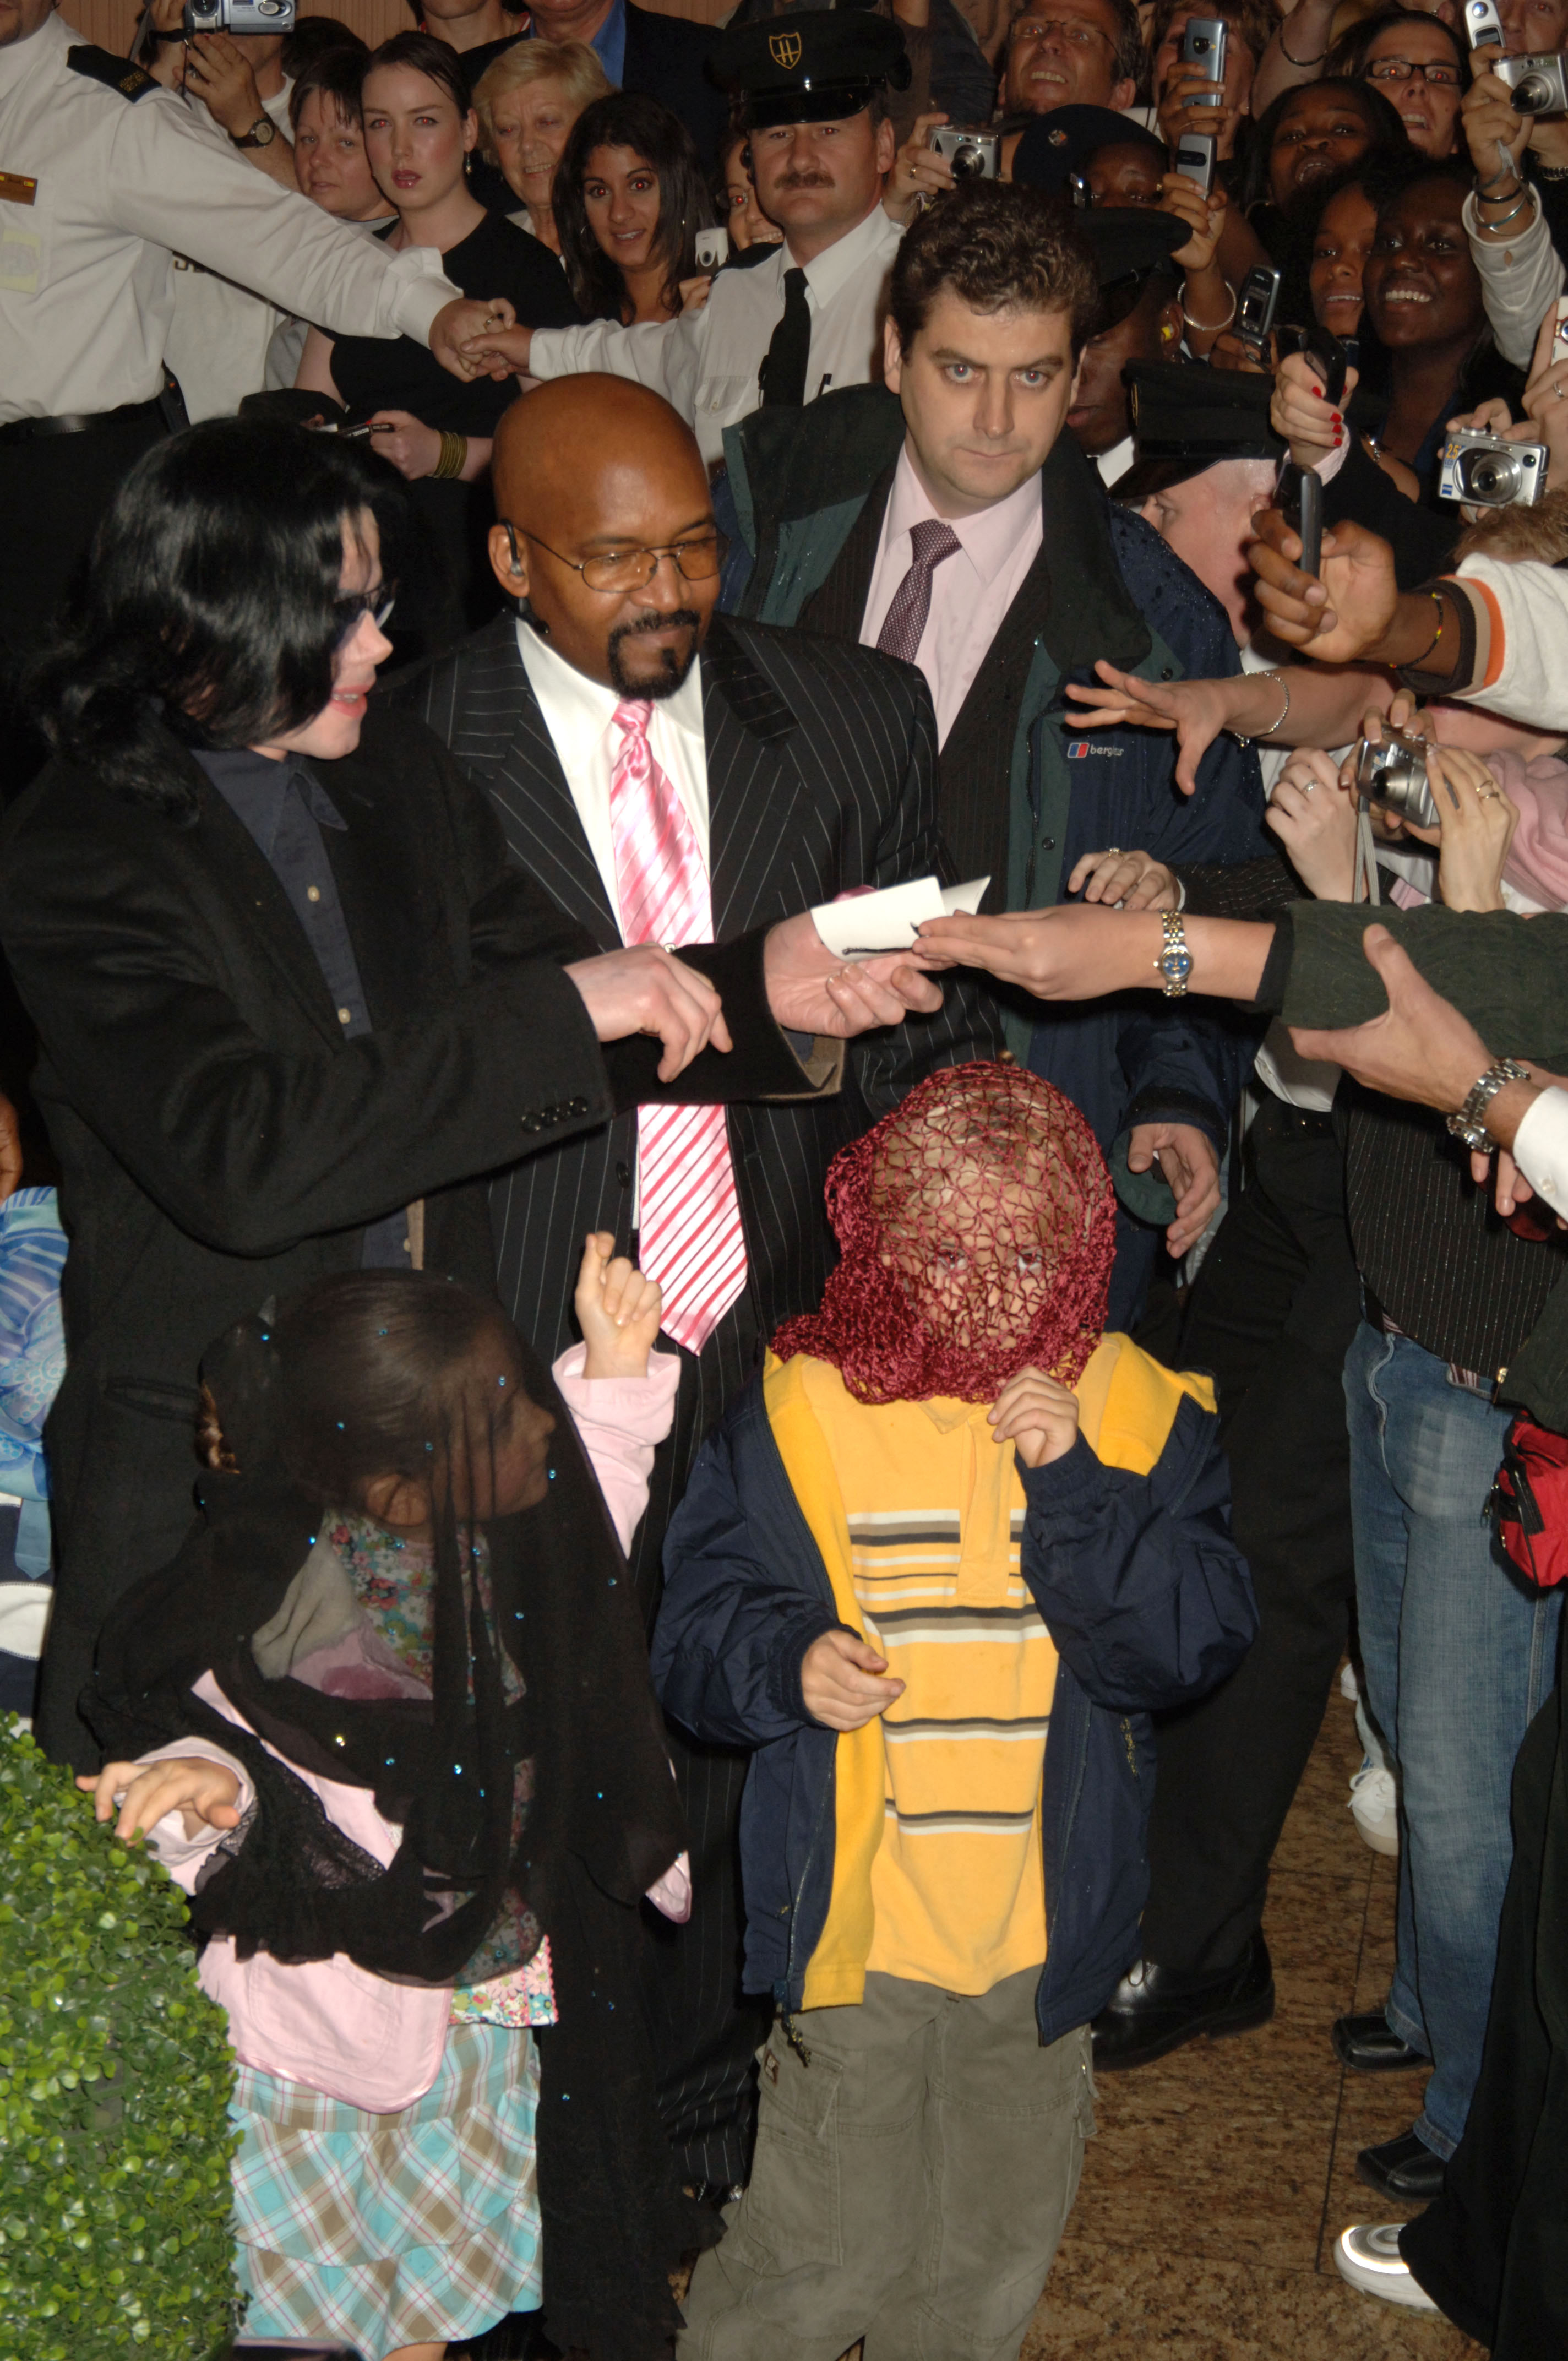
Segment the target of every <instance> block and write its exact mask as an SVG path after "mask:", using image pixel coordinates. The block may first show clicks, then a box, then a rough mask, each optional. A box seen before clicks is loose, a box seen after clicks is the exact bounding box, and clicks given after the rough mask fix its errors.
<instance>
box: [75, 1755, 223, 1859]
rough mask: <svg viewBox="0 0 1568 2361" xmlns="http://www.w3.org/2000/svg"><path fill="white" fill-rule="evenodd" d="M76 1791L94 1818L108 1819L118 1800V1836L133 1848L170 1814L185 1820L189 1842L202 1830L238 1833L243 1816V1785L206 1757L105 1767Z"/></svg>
mask: <svg viewBox="0 0 1568 2361" xmlns="http://www.w3.org/2000/svg"><path fill="white" fill-rule="evenodd" d="M76 1784H77V1785H78V1786H79V1787H80V1788H81V1789H82V1793H83V1794H84V1795H91V1796H92V1797H93V1818H94V1819H96V1820H106V1819H109V1818H110V1817H112V1816H113V1815H114V1813H115V1808H116V1806H115V1797H116V1795H117V1796H118V1797H119V1799H120V1801H119V1805H118V1812H119V1817H118V1818H117V1819H116V1820H115V1835H116V1836H117V1837H124V1838H125V1839H126V1842H127V1843H129V1841H130V1839H132V1838H133V1837H134V1836H136V1835H137V1834H138V1833H142V1834H145V1833H146V1831H147V1830H148V1828H155V1827H156V1826H157V1824H158V1822H159V1820H161V1819H162V1818H163V1817H164V1815H165V1814H166V1813H168V1812H173V1811H181V1812H182V1814H183V1817H184V1825H185V1833H186V1835H187V1836H188V1837H197V1836H200V1834H201V1833H202V1830H203V1828H237V1827H238V1826H239V1814H238V1812H237V1811H236V1809H235V1806H236V1802H237V1801H238V1797H239V1781H238V1780H237V1779H236V1776H235V1774H234V1773H233V1772H232V1771H231V1770H230V1769H229V1768H228V1766H227V1765H226V1764H225V1763H209V1762H208V1761H207V1760H206V1759H205V1757H204V1756H202V1755H193V1754H181V1755H177V1756H176V1757H175V1758H174V1760H173V1761H172V1762H169V1763H146V1764H143V1763H105V1764H104V1768H103V1770H102V1771H100V1772H99V1773H97V1775H96V1777H94V1776H93V1773H91V1772H89V1773H84V1774H83V1775H82V1777H80V1778H79V1779H78V1780H77V1782H76Z"/></svg>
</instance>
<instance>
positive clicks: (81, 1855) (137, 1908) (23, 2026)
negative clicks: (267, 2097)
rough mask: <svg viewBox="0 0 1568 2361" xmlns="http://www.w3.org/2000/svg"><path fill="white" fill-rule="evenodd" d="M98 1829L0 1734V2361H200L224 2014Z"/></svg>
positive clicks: (163, 1908)
mask: <svg viewBox="0 0 1568 2361" xmlns="http://www.w3.org/2000/svg"><path fill="white" fill-rule="evenodd" d="M112 1828H113V1823H112V1822H111V1823H109V1824H107V1825H105V1826H104V1827H100V1826H99V1825H98V1824H97V1823H96V1822H95V1821H94V1819H93V1806H92V1799H91V1798H90V1797H89V1796H86V1795H82V1794H81V1793H80V1792H79V1791H78V1790H77V1788H76V1787H75V1786H74V1785H73V1784H72V1782H71V1775H70V1773H69V1772H66V1771H63V1770H60V1769H58V1768H57V1767H56V1766H55V1765H54V1764H53V1763H49V1762H47V1761H46V1760H45V1758H44V1756H43V1755H42V1754H41V1753H40V1752H38V1748H37V1747H36V1746H35V1745H34V1743H33V1741H32V1740H31V1739H30V1738H29V1737H27V1734H26V1733H25V1732H24V1731H23V1730H22V1729H21V1728H20V1726H19V1725H18V1724H17V1723H16V1721H14V1720H6V1721H0V2361H126V2356H127V2355H133V2354H136V2353H146V2354H147V2355H148V2361H152V2357H153V2356H156V2361H202V2356H205V2355H208V2354H211V2353H212V2352H213V2351H214V2347H216V2346H217V2345H221V2344H222V2343H223V2342H224V2341H225V2338H226V2337H227V2335H228V2334H230V2333H231V2332H232V2329H233V2327H234V2324H235V2321H236V2317H237V2314H236V2297H235V2288H234V2276H233V2269H234V2246H233V2238H232V2232H231V2227H230V2213H231V2198H230V2188H229V2159H230V2158H231V2156H232V2154H233V2152H234V2147H235V2136H234V2134H233V2132H232V2131H231V2128H230V2125H229V2121H228V2113H227V2109H228V2100H229V2094H230V2092H231V2091H232V2089H233V2086H234V2053H233V2051H232V2050H231V2049H230V2048H229V2045H228V2040H227V2037H226V2034H225V2017H224V2013H223V2011H222V2009H220V2008H218V2007H217V2006H215V2005H214V2003H213V2002H212V2001H210V2000H208V1999H207V1997H206V1995H205V1994H204V1993H203V1992H202V1991H201V1990H200V1988H199V1986H198V1984H197V1982H196V1955H195V1951H194V1949H193V1947H192V1940H191V1937H190V1934H189V1932H188V1931H187V1927H186V1916H185V1898H184V1896H183V1894H181V1892H180V1889H179V1887H178V1886H177V1885H175V1883H173V1881H172V1879H171V1878H170V1877H169V1876H168V1875H167V1873H166V1872H164V1871H163V1870H161V1869H160V1868H159V1866H158V1863H157V1861H155V1860H154V1859H153V1858H152V1857H151V1855H150V1853H148V1851H147V1850H144V1849H143V1848H142V1847H141V1846H139V1845H138V1846H132V1845H126V1844H122V1843H121V1842H120V1841H119V1839H117V1838H116V1837H115V1836H114V1835H113V1833H112Z"/></svg>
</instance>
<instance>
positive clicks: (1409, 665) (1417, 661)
mask: <svg viewBox="0 0 1568 2361" xmlns="http://www.w3.org/2000/svg"><path fill="white" fill-rule="evenodd" d="M1426 595H1427V597H1428V598H1430V599H1431V602H1432V605H1433V606H1434V607H1435V608H1436V609H1437V629H1436V631H1434V632H1433V633H1432V635H1431V639H1430V640H1429V641H1428V642H1427V643H1426V645H1425V647H1424V648H1423V649H1422V650H1421V652H1420V655H1419V656H1407V657H1406V659H1405V661H1404V663H1403V664H1398V665H1397V666H1396V667H1395V668H1396V670H1397V671H1399V672H1419V671H1420V668H1421V666H1422V664H1425V662H1426V660H1427V658H1428V656H1430V655H1431V652H1432V650H1433V648H1435V647H1436V645H1437V643H1438V642H1439V640H1441V639H1442V634H1443V630H1444V627H1445V625H1446V624H1447V621H1448V609H1447V608H1446V607H1445V606H1444V605H1443V602H1442V591H1441V590H1429V591H1428V592H1427V594H1426Z"/></svg>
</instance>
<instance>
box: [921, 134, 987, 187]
mask: <svg viewBox="0 0 1568 2361" xmlns="http://www.w3.org/2000/svg"><path fill="white" fill-rule="evenodd" d="M931 145H932V147H933V148H935V149H936V151H937V153H938V156H945V157H946V158H947V159H948V163H949V164H950V165H951V166H952V168H953V178H954V180H955V181H994V180H995V179H996V177H997V175H998V173H999V172H1000V171H1001V169H1002V134H1001V132H1000V131H988V130H987V129H986V127H985V126H984V125H983V124H981V123H949V124H948V125H946V126H940V125H938V128H937V129H936V130H935V131H933V132H932V134H931Z"/></svg>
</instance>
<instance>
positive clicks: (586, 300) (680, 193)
mask: <svg viewBox="0 0 1568 2361" xmlns="http://www.w3.org/2000/svg"><path fill="white" fill-rule="evenodd" d="M554 208H555V226H556V231H557V234H558V236H559V237H560V240H561V257H562V259H563V261H564V262H565V266H566V277H567V279H568V280H570V282H571V288H572V292H573V294H574V295H575V296H576V300H577V302H578V305H579V307H580V309H581V311H582V313H583V315H584V317H585V318H586V319H590V320H619V321H620V322H621V323H622V324H623V325H625V326H628V327H630V326H633V325H635V324H639V323H641V322H642V321H647V320H673V319H674V317H675V315H676V313H678V312H680V311H682V310H683V309H684V308H685V305H686V304H687V303H688V302H692V301H693V300H694V299H696V300H702V299H704V298H705V297H706V294H707V282H706V280H704V279H703V278H702V277H701V276H700V275H699V273H698V270H697V260H696V234H697V232H698V230H699V229H707V228H708V227H710V225H711V224H712V221H713V203H712V198H711V196H710V194H709V192H708V187H707V178H706V176H705V174H704V172H703V169H702V166H701V164H700V162H699V161H698V159H697V152H696V148H695V146H694V145H693V143H692V136H691V134H690V132H689V131H688V130H687V129H686V127H685V124H684V123H683V122H682V121H681V120H680V118H679V116H678V115H672V113H671V112H670V109H669V108H668V107H667V106H664V105H663V104H661V103H660V101H659V100H658V99H656V98H644V97H642V96H641V94H640V93H636V92H633V91H615V92H612V93H611V94H610V96H609V98H600V99H596V100H595V102H594V104H593V105H592V106H589V107H586V108H585V109H584V111H583V113H582V114H581V115H579V116H578V117H577V120H576V125H575V126H574V127H573V131H572V136H571V137H570V139H569V140H568V141H567V143H566V150H565V155H564V156H563V157H562V159H561V162H560V165H559V167H558V169H557V170H556V174H555V190H554ZM694 281H695V282H696V283H695V284H693V283H692V282H694ZM519 317H520V318H521V313H519Z"/></svg>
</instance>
